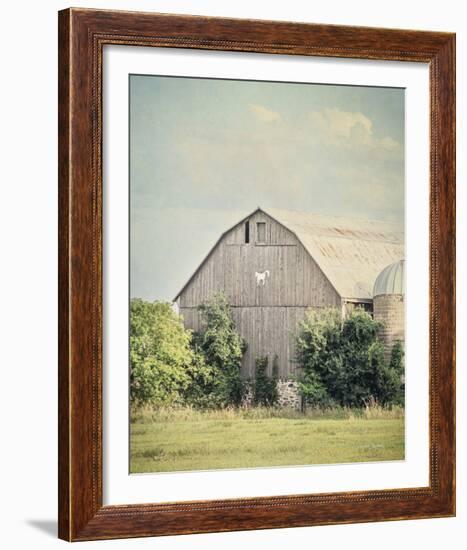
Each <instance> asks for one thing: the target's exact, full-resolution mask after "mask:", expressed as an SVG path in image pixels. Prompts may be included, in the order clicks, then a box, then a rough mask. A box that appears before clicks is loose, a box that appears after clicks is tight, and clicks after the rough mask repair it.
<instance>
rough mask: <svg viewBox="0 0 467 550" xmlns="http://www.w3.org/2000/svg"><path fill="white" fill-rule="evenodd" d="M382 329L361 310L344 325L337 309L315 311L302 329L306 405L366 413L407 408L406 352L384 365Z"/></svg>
mask: <svg viewBox="0 0 467 550" xmlns="http://www.w3.org/2000/svg"><path fill="white" fill-rule="evenodd" d="M380 328H381V325H380V324H379V323H378V322H376V321H374V320H373V319H372V317H371V316H370V315H369V314H368V313H367V312H365V311H364V310H363V309H361V308H356V309H355V310H353V311H352V312H351V313H350V314H348V316H347V317H346V318H345V319H344V320H342V318H341V314H340V311H338V310H337V309H334V308H329V309H324V310H322V311H317V310H310V311H309V312H308V313H307V316H306V318H305V319H304V321H302V322H301V323H300V327H299V335H298V337H297V361H298V364H299V366H300V367H301V369H302V375H301V377H300V380H299V388H300V391H301V393H302V395H303V397H304V400H305V402H306V403H307V404H310V405H313V406H321V407H330V406H335V405H341V406H347V407H363V406H367V405H368V404H369V403H373V402H376V403H379V404H381V405H392V404H401V403H402V402H403V384H402V374H403V363H402V346H400V347H397V349H396V350H395V351H394V352H393V357H394V360H393V361H390V362H389V364H388V363H387V362H386V360H385V356H384V347H383V344H382V342H381V341H380V340H379V339H378V331H379V330H380Z"/></svg>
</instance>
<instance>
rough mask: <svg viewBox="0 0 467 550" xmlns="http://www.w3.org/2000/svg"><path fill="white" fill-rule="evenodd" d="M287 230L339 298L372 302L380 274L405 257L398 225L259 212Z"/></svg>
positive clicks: (265, 210) (316, 215)
mask: <svg viewBox="0 0 467 550" xmlns="http://www.w3.org/2000/svg"><path fill="white" fill-rule="evenodd" d="M261 210H262V211H263V212H265V213H266V214H268V215H269V216H271V217H272V218H274V219H275V220H276V221H278V222H279V223H281V224H282V225H284V226H285V227H287V228H288V229H290V230H291V231H292V232H293V233H295V235H296V236H297V238H298V239H299V240H300V242H301V243H302V244H303V246H304V247H305V248H306V249H307V251H308V252H309V254H310V255H311V257H312V258H313V259H314V261H315V262H316V263H317V264H318V266H319V267H320V268H321V270H322V271H323V273H324V274H325V275H326V277H327V278H328V280H329V281H330V283H331V284H332V285H333V287H334V288H335V289H336V291H337V292H338V294H340V296H341V298H345V299H351V300H371V299H372V298H373V286H374V284H375V281H376V278H377V277H378V275H379V274H380V273H381V271H382V270H383V269H384V268H385V267H386V266H387V265H388V264H391V263H393V262H396V261H398V260H400V259H401V258H403V257H404V232H403V227H402V225H400V224H395V223H390V222H382V221H374V220H363V219H352V218H341V217H334V216H323V215H320V214H310V213H306V212H299V211H296V210H282V209H276V208H267V209H261Z"/></svg>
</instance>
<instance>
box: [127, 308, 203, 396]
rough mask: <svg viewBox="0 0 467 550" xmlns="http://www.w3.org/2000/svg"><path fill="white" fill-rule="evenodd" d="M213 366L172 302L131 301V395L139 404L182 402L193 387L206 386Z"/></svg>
mask: <svg viewBox="0 0 467 550" xmlns="http://www.w3.org/2000/svg"><path fill="white" fill-rule="evenodd" d="M212 377H213V372H212V369H210V368H209V366H207V365H206V364H205V362H204V358H203V357H202V356H200V355H199V354H198V353H196V350H194V349H193V347H192V335H191V332H190V331H188V330H186V329H185V328H184V326H183V323H182V321H181V319H180V318H179V316H178V315H177V314H176V313H175V312H174V310H173V309H172V307H171V306H170V304H168V303H165V302H153V303H150V302H146V301H144V300H141V299H133V300H131V302H130V397H131V402H132V403H134V404H135V405H146V404H150V405H153V406H169V405H180V404H183V403H184V402H185V401H186V394H187V391H189V390H190V388H192V387H193V386H196V387H197V388H200V389H202V388H203V386H204V385H205V383H206V382H207V381H209V380H210V379H211V378H212Z"/></svg>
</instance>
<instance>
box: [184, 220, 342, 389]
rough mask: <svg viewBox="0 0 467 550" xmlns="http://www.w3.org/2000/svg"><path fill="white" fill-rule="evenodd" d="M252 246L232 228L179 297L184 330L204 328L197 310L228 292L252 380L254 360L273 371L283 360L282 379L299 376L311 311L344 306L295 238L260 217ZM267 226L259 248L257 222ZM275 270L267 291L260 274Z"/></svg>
mask: <svg viewBox="0 0 467 550" xmlns="http://www.w3.org/2000/svg"><path fill="white" fill-rule="evenodd" d="M249 221H250V244H245V242H244V241H245V230H244V224H243V223H241V224H239V225H237V226H235V227H234V228H233V229H231V230H230V231H229V232H228V233H227V234H225V235H224V237H223V238H222V239H221V241H220V242H219V243H218V244H217V245H216V247H215V248H214V249H213V250H212V252H211V254H210V255H209V257H208V258H207V259H206V260H205V261H204V263H203V264H202V265H201V266H200V268H199V269H198V271H197V272H196V273H195V275H194V277H193V278H192V280H191V281H190V282H189V283H188V285H187V286H186V287H185V289H184V290H183V291H182V292H181V294H180V296H179V300H178V303H179V307H180V314H181V315H182V316H183V318H184V323H185V326H186V327H187V328H189V329H192V330H194V331H198V330H199V329H200V318H199V313H198V310H197V307H198V306H199V305H200V304H202V303H204V302H206V301H207V300H209V299H210V298H212V296H213V295H214V294H215V293H216V292H218V291H219V290H223V291H224V292H225V294H226V296H227V298H228V300H229V303H230V305H231V306H232V312H233V317H234V320H235V324H236V326H237V329H238V330H239V332H240V334H241V335H242V337H243V338H244V339H245V340H246V342H247V344H248V349H247V351H246V354H245V357H244V360H243V368H242V371H243V374H244V376H245V377H253V376H254V372H255V359H256V358H257V357H259V356H263V355H268V356H269V358H270V366H269V368H270V370H271V368H272V360H273V357H274V355H276V354H277V355H278V357H279V365H280V376H281V377H282V378H286V377H288V376H290V375H291V374H293V373H294V371H295V362H294V356H295V350H294V344H293V334H294V333H295V331H296V326H297V323H298V321H300V320H301V319H303V317H304V315H305V311H306V309H307V308H308V307H325V306H331V305H334V306H338V307H340V305H341V299H340V296H339V295H338V294H337V292H336V291H335V290H334V288H333V287H332V286H331V284H330V283H329V281H328V280H327V279H326V277H325V276H324V274H323V273H322V271H321V270H320V269H319V267H318V266H317V265H316V263H315V262H314V261H313V259H312V258H311V257H310V255H309V254H308V252H307V251H306V250H305V248H304V247H303V246H302V245H301V243H300V242H299V241H298V239H297V238H296V237H295V235H294V234H293V233H292V232H291V231H289V230H288V229H286V228H285V227H283V226H282V225H280V224H279V223H277V222H276V221H275V220H273V219H272V218H270V217H269V216H267V215H266V214H265V213H263V212H257V213H255V214H254V215H253V216H251V217H250V218H249ZM258 221H265V222H266V243H265V244H256V223H257V222H258ZM265 270H269V271H270V277H269V278H268V280H267V281H266V285H265V286H261V285H260V286H257V284H256V279H255V272H256V271H258V272H263V271H265Z"/></svg>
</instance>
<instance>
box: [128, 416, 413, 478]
mask: <svg viewBox="0 0 467 550" xmlns="http://www.w3.org/2000/svg"><path fill="white" fill-rule="evenodd" d="M130 448H131V452H130V458H131V460H130V469H131V472H132V473H142V472H169V471H186V470H212V469H230V468H253V467H261V466H263V467H265V466H292V465H300V464H332V463H345V462H367V461H377V460H402V459H404V414H403V410H401V409H397V410H393V411H386V410H381V409H375V410H370V411H358V412H356V411H352V410H346V409H341V410H338V411H331V412H319V411H318V412H316V411H310V412H307V413H306V414H304V413H300V412H297V411H284V410H278V409H275V410H274V409H249V410H248V409H245V410H222V411H204V412H199V411H193V410H190V409H182V410H157V411H156V410H149V409H146V410H139V411H133V413H132V415H131V424H130Z"/></svg>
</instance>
